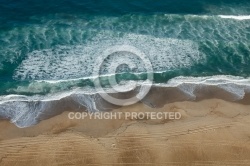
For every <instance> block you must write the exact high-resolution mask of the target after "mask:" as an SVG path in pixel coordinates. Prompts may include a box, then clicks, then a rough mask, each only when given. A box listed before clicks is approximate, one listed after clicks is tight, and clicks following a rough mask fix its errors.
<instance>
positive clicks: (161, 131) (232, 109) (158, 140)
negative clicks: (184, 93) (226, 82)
mask: <svg viewBox="0 0 250 166" xmlns="http://www.w3.org/2000/svg"><path fill="white" fill-rule="evenodd" d="M244 104H246V102H244ZM248 104H249V103H248ZM155 111H158V112H179V113H181V115H182V117H181V119H178V120H171V119H160V120H154V119H151V118H146V119H143V120H142V119H139V118H138V119H129V120H125V119H117V120H114V119H113V120H104V119H103V120H98V119H96V120H93V119H90V118H85V119H81V120H70V119H69V118H68V113H69V112H64V113H63V114H61V115H58V116H55V117H53V118H50V119H47V120H44V121H42V122H40V123H39V124H37V125H35V126H32V127H29V128H23V129H20V128H17V127H16V126H15V125H14V124H11V123H10V122H8V121H0V165H1V166H2V165H3V166H4V165H11V166H12V165H25V166H27V165H157V166H158V165H250V130H249V126H250V115H249V112H250V105H243V104H240V103H232V102H227V101H223V100H219V99H207V100H203V101H198V102H191V101H186V102H175V103H171V104H167V105H165V106H164V107H163V108H159V109H155V108H150V107H148V106H145V105H143V104H141V103H138V104H135V105H133V106H129V107H122V108H119V109H116V110H114V111H113V112H155Z"/></svg>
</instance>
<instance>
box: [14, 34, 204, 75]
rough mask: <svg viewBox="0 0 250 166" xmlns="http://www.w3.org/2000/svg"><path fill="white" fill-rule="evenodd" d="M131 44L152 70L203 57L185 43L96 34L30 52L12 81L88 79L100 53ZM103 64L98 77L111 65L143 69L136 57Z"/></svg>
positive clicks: (189, 63) (186, 64)
mask: <svg viewBox="0 0 250 166" xmlns="http://www.w3.org/2000/svg"><path fill="white" fill-rule="evenodd" d="M124 44H126V45H132V46H134V47H136V48H138V49H140V50H141V51H143V52H144V53H145V54H146V55H147V56H148V57H149V59H150V61H151V63H152V66H153V69H154V71H163V70H165V71H166V70H170V69H177V68H185V67H190V66H192V65H194V64H195V63H198V62H202V61H203V60H204V55H203V54H202V53H201V52H199V50H198V46H197V45H196V44H195V43H194V42H192V41H189V40H177V39H164V38H155V37H153V36H149V35H136V34H125V35H122V36H121V37H119V36H117V35H116V34H114V33H112V32H107V33H106V34H98V35H97V36H96V37H95V38H93V39H92V40H91V41H89V42H87V44H85V45H78V46H58V47H56V48H55V49H45V50H41V51H33V52H31V53H29V54H28V57H27V58H26V59H25V60H24V61H23V62H22V64H21V65H20V66H19V67H18V69H17V70H16V73H15V75H14V78H21V79H33V80H44V79H47V80H58V79H75V78H81V77H90V76H93V75H92V71H93V68H94V67H96V66H94V64H95V60H96V58H97V57H98V56H102V52H103V51H104V50H106V49H108V48H109V47H112V46H114V45H124ZM109 58H110V59H109V60H107V61H106V62H105V63H104V64H103V68H102V69H101V74H114V73H107V71H109V68H112V65H113V64H126V63H128V62H129V61H133V62H136V63H137V69H135V72H143V71H144V69H145V67H144V66H143V65H144V64H143V63H142V60H140V58H139V57H137V56H136V55H132V54H128V53H123V52H121V53H117V54H115V55H110V57H109Z"/></svg>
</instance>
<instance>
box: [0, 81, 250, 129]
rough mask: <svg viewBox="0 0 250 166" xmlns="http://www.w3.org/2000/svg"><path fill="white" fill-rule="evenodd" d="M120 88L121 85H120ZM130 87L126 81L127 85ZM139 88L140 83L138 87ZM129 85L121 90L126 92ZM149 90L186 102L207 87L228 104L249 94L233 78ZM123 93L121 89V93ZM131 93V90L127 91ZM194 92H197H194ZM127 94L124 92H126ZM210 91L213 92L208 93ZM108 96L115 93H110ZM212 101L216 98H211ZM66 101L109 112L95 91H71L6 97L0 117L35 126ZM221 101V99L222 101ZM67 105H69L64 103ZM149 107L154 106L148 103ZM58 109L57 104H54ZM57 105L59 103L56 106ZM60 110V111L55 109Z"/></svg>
mask: <svg viewBox="0 0 250 166" xmlns="http://www.w3.org/2000/svg"><path fill="white" fill-rule="evenodd" d="M123 84H124V82H123ZM127 84H130V81H128V82H127ZM139 84H140V83H139ZM128 86H129V85H126V86H124V88H127V87H128ZM153 86H154V87H153V88H158V87H159V88H164V87H166V88H177V89H179V90H181V91H182V92H183V95H185V94H186V95H187V100H194V99H195V98H196V94H197V93H203V90H208V89H210V87H217V88H219V89H221V90H223V91H225V92H227V93H229V94H231V95H232V98H231V99H230V101H237V100H241V99H243V98H244V96H245V94H247V93H250V78H242V77H235V76H211V77H176V78H173V79H171V80H169V81H168V82H167V83H161V84H154V85H153ZM125 90H126V89H124V91H125ZM129 90H131V89H129ZM195 90H198V92H195ZM127 91H128V89H127ZM210 91H211V92H212V91H216V90H213V88H211V89H210ZM108 93H115V92H114V91H112V90H110V91H109V92H108ZM156 93H157V95H164V94H161V93H166V92H165V91H164V90H161V91H156ZM215 97H216V96H215ZM66 98H67V100H66V102H63V103H64V104H66V105H67V104H68V105H71V104H72V102H70V101H74V102H75V103H76V104H78V105H79V106H83V107H84V108H86V109H88V110H89V111H100V109H112V106H108V105H107V104H104V100H102V99H101V97H100V96H98V91H95V90H94V89H93V90H90V89H89V88H87V89H80V88H78V89H75V90H70V91H66V92H61V93H55V94H49V95H46V96H43V95H36V96H23V95H7V96H1V98H0V117H4V118H8V119H10V120H11V121H12V122H13V123H15V124H16V125H17V126H19V127H28V126H30V125H34V124H36V123H38V122H39V119H40V117H41V116H43V115H48V116H49V115H50V114H51V113H53V112H55V110H53V109H56V108H57V107H58V106H57V107H54V106H56V104H57V103H58V102H60V100H65V99H66ZM222 99H223V98H222ZM67 101H69V102H68V103H67ZM150 103H151V105H154V106H157V105H155V104H154V103H152V102H150ZM57 105H58V104H57ZM60 105H61V104H60V103H59V106H60ZM59 109H61V107H59Z"/></svg>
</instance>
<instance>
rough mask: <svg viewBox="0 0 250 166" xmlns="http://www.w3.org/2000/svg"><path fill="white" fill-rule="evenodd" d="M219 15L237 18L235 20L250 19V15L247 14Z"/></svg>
mask: <svg viewBox="0 0 250 166" xmlns="http://www.w3.org/2000/svg"><path fill="white" fill-rule="evenodd" d="M219 17H221V18H226V19H235V20H250V15H247V16H234V15H219Z"/></svg>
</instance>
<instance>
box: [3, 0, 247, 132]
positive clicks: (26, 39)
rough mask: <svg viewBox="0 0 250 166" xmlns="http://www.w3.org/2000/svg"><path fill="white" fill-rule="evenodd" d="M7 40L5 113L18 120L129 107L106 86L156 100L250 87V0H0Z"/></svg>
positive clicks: (241, 93)
mask: <svg viewBox="0 0 250 166" xmlns="http://www.w3.org/2000/svg"><path fill="white" fill-rule="evenodd" d="M0 43H1V44H0V118H1V119H9V120H10V121H11V122H13V123H15V124H16V125H17V126H18V127H28V126H31V125H34V124H36V123H38V122H39V121H41V120H43V119H47V118H50V117H52V116H55V115H58V114H60V113H62V111H65V110H70V109H73V110H75V109H78V110H84V109H87V110H88V111H108V110H111V109H113V108H116V107H117V105H118V106H120V105H119V104H116V103H112V102H111V103H110V101H107V100H105V97H104V99H103V95H102V93H104V91H105V93H108V94H110V95H111V96H112V97H118V98H120V99H121V100H125V98H128V97H131V96H133V95H134V96H135V93H136V92H139V91H143V92H145V95H144V94H143V95H144V96H143V97H142V98H141V99H142V101H141V102H143V103H145V104H146V105H148V106H151V107H159V106H161V105H163V104H164V103H158V102H157V99H158V98H163V97H164V98H166V102H173V101H183V100H201V99H203V98H206V97H215V98H222V99H225V100H229V101H240V100H243V99H244V97H245V96H246V94H248V93H250V79H249V76H250V67H249V64H250V2H249V1H247V0H230V1H228V0H190V1H186V0H158V1H152V0H126V1H125V0H116V1H110V0H82V1H80V0H60V1H59V0H54V1H48V0H45V1H38V0H32V1H28V0H26V1H24V0H19V1H13V0H0ZM100 58H101V61H99V60H100ZM99 62H100V63H99ZM148 76H151V78H152V79H151V82H150V89H149V88H147V85H148V83H145V81H147V80H148ZM110 80H113V82H110ZM114 82H115V83H116V86H117V85H118V86H119V88H116V87H114V85H113V83H114ZM134 82H137V84H136V85H134ZM97 83H98V84H97ZM97 85H98V87H97ZM139 85H140V86H144V85H146V89H147V90H145V87H144V89H143V88H139V87H138V86H139ZM99 86H102V87H104V88H103V89H101V91H99V90H100V89H99V88H100V87H99ZM148 87H149V86H148ZM144 90H145V91H144ZM100 92H101V94H100ZM146 92H147V94H146ZM137 97H138V96H137ZM144 97H145V98H144ZM119 101H120V100H119Z"/></svg>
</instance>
